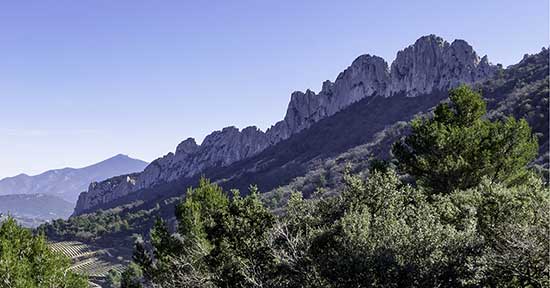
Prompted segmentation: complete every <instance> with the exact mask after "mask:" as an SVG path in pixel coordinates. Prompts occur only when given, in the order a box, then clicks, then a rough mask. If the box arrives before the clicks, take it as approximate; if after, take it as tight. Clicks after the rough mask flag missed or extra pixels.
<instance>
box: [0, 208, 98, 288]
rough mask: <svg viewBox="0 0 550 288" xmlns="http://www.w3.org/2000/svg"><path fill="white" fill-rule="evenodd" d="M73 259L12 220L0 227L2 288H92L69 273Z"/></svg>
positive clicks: (83, 278) (79, 277)
mask: <svg viewBox="0 0 550 288" xmlns="http://www.w3.org/2000/svg"><path fill="white" fill-rule="evenodd" d="M69 266H70V262H69V259H68V258H66V257H64V256H62V255H61V254H56V253H54V252H52V251H51V250H50V248H48V246H47V242H46V238H45V237H44V236H43V235H37V236H35V235H32V233H31V231H30V230H28V229H25V228H21V227H20V226H19V225H17V223H16V222H15V220H14V219H13V218H11V217H8V218H7V219H6V220H5V221H4V222H2V223H1V226H0V275H1V278H2V281H1V282H0V287H6V288H19V287H21V288H32V287H37V288H38V287H67V288H78V287H88V282H87V280H86V278H85V277H82V276H78V275H76V274H74V273H72V272H70V271H67V269H68V268H69Z"/></svg>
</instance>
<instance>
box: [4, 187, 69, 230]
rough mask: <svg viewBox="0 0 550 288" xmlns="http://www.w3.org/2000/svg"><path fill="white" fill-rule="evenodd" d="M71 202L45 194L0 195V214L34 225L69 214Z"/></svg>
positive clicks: (22, 223) (25, 224)
mask: <svg viewBox="0 0 550 288" xmlns="http://www.w3.org/2000/svg"><path fill="white" fill-rule="evenodd" d="M72 210H73V204H72V203H69V202H67V201H65V200H63V199H61V198H59V197H56V196H53V195H47V194H15V195H3V196H0V214H5V215H8V214H9V215H11V216H13V217H14V218H15V219H16V220H17V221H18V222H19V224H21V225H23V226H25V227H36V226H38V225H40V224H42V223H44V222H46V221H48V220H52V219H58V218H63V219H66V218H67V217H69V216H70V215H71V212H72Z"/></svg>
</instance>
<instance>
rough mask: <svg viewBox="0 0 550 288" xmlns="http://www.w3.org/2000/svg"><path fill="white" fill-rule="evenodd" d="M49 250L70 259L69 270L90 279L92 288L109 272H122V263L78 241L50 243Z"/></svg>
mask: <svg viewBox="0 0 550 288" xmlns="http://www.w3.org/2000/svg"><path fill="white" fill-rule="evenodd" d="M50 248H51V249H52V250H53V251H55V252H59V253H62V254H64V255H66V256H67V257H69V258H71V261H72V263H73V264H72V266H71V268H70V269H71V270H72V271H74V272H76V273H78V274H81V275H86V276H88V277H90V280H91V281H93V282H95V283H92V284H93V285H92V286H93V287H101V286H98V285H97V283H102V282H103V281H104V279H105V277H106V276H107V274H108V273H109V271H110V270H115V271H118V272H122V271H123V269H124V266H123V262H122V261H120V260H118V259H117V258H115V257H113V256H112V255H111V253H109V251H108V250H106V249H98V248H95V247H93V246H90V245H87V244H84V243H82V242H78V241H63V242H54V243H50Z"/></svg>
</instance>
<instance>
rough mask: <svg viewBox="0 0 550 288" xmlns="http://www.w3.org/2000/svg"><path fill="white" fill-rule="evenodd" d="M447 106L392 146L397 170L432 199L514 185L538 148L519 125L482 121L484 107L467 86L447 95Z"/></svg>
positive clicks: (523, 125)
mask: <svg viewBox="0 0 550 288" xmlns="http://www.w3.org/2000/svg"><path fill="white" fill-rule="evenodd" d="M449 94H450V102H449V103H442V104H440V105H439V106H437V108H436V109H435V112H434V117H433V118H431V119H426V118H417V119H415V120H414V121H413V122H412V133H411V135H409V136H407V137H406V138H405V139H404V140H403V141H400V142H397V143H396V144H395V145H394V147H393V153H394V155H395V157H396V158H397V160H398V161H399V167H400V168H401V169H402V170H403V171H404V172H406V173H409V174H410V175H412V176H413V177H415V178H416V180H417V181H418V182H419V184H421V185H424V186H425V187H426V188H428V189H430V190H431V192H432V193H449V192H451V191H452V190H455V189H468V188H472V187H475V186H477V185H479V184H480V183H481V181H482V179H483V178H484V177H488V178H489V179H491V181H492V182H503V183H507V184H518V183H521V182H522V181H525V179H526V177H527V174H528V172H527V168H526V165H527V163H529V162H530V161H531V160H533V159H534V157H535V156H536V155H537V150H538V144H537V141H536V138H535V137H534V136H533V135H532V134H531V129H530V128H529V125H528V124H527V122H526V121H525V120H519V121H517V120H515V119H514V118H512V117H509V118H507V119H506V120H504V121H495V122H491V121H489V120H487V119H484V118H483V116H484V115H485V113H486V104H485V102H484V101H483V99H482V98H481V95H480V94H479V93H477V92H475V91H473V90H472V89H471V88H469V87H467V86H460V87H458V88H456V89H453V90H451V91H450V92H449Z"/></svg>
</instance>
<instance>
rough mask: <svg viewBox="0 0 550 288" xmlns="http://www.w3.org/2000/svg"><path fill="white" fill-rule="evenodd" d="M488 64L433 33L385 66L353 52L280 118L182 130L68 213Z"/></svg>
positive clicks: (487, 72)
mask: <svg viewBox="0 0 550 288" xmlns="http://www.w3.org/2000/svg"><path fill="white" fill-rule="evenodd" d="M495 71H496V66H493V65H491V64H490V63H489V61H488V60H487V57H486V56H485V57H483V58H481V59H480V58H479V56H477V54H476V53H475V51H474V50H473V48H472V47H471V46H470V45H469V44H468V43H466V41H463V40H455V41H454V42H452V43H451V44H449V43H448V42H446V41H445V40H443V39H442V38H440V37H437V36H435V35H429V36H424V37H421V38H420V39H418V40H417V41H416V42H415V43H414V44H413V45H411V46H409V47H407V48H405V49H404V50H402V51H399V52H398V53H397V57H396V59H395V61H394V62H393V63H392V64H391V68H389V67H388V64H387V63H386V61H384V59H382V58H380V57H377V56H371V55H368V54H367V55H362V56H359V57H358V58H357V59H355V60H354V61H353V62H352V64H351V65H350V66H349V67H348V68H347V69H346V70H344V71H343V72H342V73H340V74H339V75H338V77H337V78H336V80H335V81H334V82H331V81H328V80H327V81H325V82H324V83H323V85H322V89H321V91H320V92H319V93H315V92H313V91H311V90H309V89H308V90H306V91H305V92H300V91H297V92H294V93H292V95H291V98H290V103H289V105H288V109H287V111H286V115H285V117H284V119H283V120H281V121H279V122H277V123H276V124H275V125H273V126H272V127H271V128H269V129H268V130H267V131H266V132H262V131H261V130H259V129H258V128H256V127H247V128H245V129H243V130H239V129H237V128H235V127H227V128H224V129H223V130H221V131H215V132H213V133H211V134H210V135H208V136H207V137H206V138H205V139H204V141H203V142H202V144H201V145H197V144H196V143H195V140H194V139H192V138H189V139H187V140H185V141H183V142H182V143H180V144H179V145H178V146H177V148H176V151H175V153H172V152H171V153H168V154H167V155H165V156H164V157H162V158H159V159H157V160H155V161H153V162H152V163H151V164H149V166H147V168H145V170H144V171H143V172H142V173H140V174H137V175H135V177H133V178H131V181H126V182H125V183H123V182H124V181H121V180H124V179H126V178H124V176H121V177H122V178H113V179H109V180H106V181H104V182H101V183H92V185H90V188H89V189H88V192H85V193H83V194H82V195H81V197H80V198H79V201H78V203H77V206H76V208H75V214H79V213H82V212H83V211H86V210H88V209H91V208H92V207H94V206H96V205H100V204H103V203H108V202H109V201H112V200H113V199H116V198H118V197H122V196H124V195H126V194H128V193H132V192H134V191H137V190H139V189H143V188H150V187H154V186H155V185H159V184H161V183H166V182H170V181H173V180H176V179H179V178H181V177H190V176H193V175H196V174H198V173H200V172H201V171H203V170H204V169H206V168H209V167H217V166H227V165H230V164H232V163H234V162H236V161H239V160H242V159H245V158H248V157H250V156H253V155H255V154H257V153H259V152H261V151H262V150H264V149H266V148H267V147H269V146H271V145H274V144H276V143H278V142H280V141H282V140H284V139H287V138H289V137H290V136H292V135H293V134H295V133H298V132H300V131H302V130H304V129H307V128H308V127H310V126H311V125H312V124H313V123H315V122H317V121H319V120H321V119H323V118H326V117H329V116H331V115H334V114H335V113H337V112H339V111H341V110H343V109H344V108H346V107H348V106H350V105H351V104H353V103H354V102H357V101H359V100H362V99H364V98H366V97H376V96H382V97H392V96H395V95H398V94H404V95H406V96H408V97H416V96H421V95H423V94H428V93H430V92H432V91H434V90H439V91H443V90H447V89H449V88H452V87H455V86H457V85H459V84H461V83H466V84H471V83H475V82H479V81H483V80H486V79H488V78H489V77H491V76H492V75H493V74H494V73H495ZM109 181H110V182H109ZM91 199H93V200H91Z"/></svg>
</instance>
